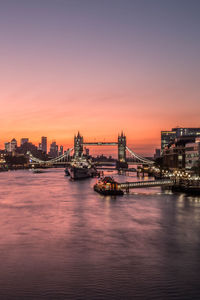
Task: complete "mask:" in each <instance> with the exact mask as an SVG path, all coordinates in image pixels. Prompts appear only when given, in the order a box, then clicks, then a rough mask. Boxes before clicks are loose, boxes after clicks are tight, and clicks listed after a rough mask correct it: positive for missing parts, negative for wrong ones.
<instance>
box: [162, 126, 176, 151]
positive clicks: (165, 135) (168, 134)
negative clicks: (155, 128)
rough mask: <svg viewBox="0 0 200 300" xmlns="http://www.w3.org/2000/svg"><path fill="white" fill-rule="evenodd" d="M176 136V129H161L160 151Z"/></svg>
mask: <svg viewBox="0 0 200 300" xmlns="http://www.w3.org/2000/svg"><path fill="white" fill-rule="evenodd" d="M175 138H176V131H173V130H171V131H161V153H163V150H164V148H165V147H166V146H168V145H169V144H170V143H172V142H173V141H174V139H175Z"/></svg>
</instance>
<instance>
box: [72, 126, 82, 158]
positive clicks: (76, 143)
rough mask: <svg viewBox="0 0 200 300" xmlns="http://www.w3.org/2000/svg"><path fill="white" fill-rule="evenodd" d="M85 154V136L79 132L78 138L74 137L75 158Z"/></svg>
mask: <svg viewBox="0 0 200 300" xmlns="http://www.w3.org/2000/svg"><path fill="white" fill-rule="evenodd" d="M82 154H83V136H81V135H80V132H79V131H78V134H77V136H76V135H75V136H74V157H75V158H77V157H81V156H82Z"/></svg>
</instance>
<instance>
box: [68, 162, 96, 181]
mask: <svg viewBox="0 0 200 300" xmlns="http://www.w3.org/2000/svg"><path fill="white" fill-rule="evenodd" d="M67 171H68V172H69V175H70V178H71V179H73V180H77V179H84V178H89V177H96V176H98V174H99V173H98V171H97V169H96V167H95V166H94V164H92V162H91V161H90V160H89V159H87V158H85V157H79V158H76V159H75V160H74V161H72V162H71V165H70V167H68V168H67V170H65V174H66V175H67Z"/></svg>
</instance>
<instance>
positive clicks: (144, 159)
mask: <svg viewBox="0 0 200 300" xmlns="http://www.w3.org/2000/svg"><path fill="white" fill-rule="evenodd" d="M126 149H127V150H128V152H129V153H130V154H131V155H132V156H133V157H134V158H135V159H137V160H138V161H140V162H142V163H143V164H147V165H153V164H154V162H153V161H152V160H150V159H147V158H144V157H142V156H140V155H138V154H136V153H135V152H133V151H132V150H131V149H130V148H128V147H127V146H126Z"/></svg>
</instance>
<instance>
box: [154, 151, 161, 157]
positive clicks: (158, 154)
mask: <svg viewBox="0 0 200 300" xmlns="http://www.w3.org/2000/svg"><path fill="white" fill-rule="evenodd" d="M159 157H160V149H156V150H155V154H154V159H157V158H159Z"/></svg>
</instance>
